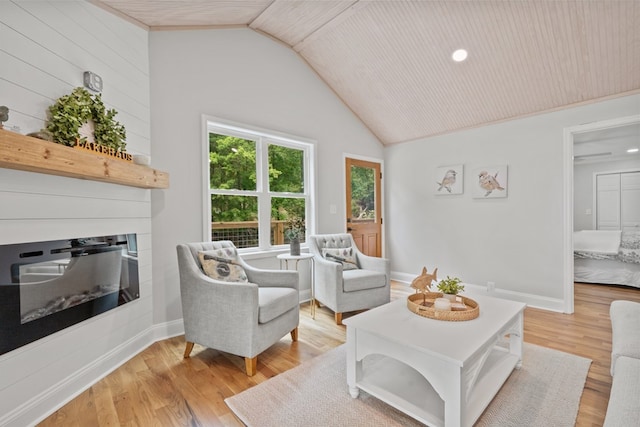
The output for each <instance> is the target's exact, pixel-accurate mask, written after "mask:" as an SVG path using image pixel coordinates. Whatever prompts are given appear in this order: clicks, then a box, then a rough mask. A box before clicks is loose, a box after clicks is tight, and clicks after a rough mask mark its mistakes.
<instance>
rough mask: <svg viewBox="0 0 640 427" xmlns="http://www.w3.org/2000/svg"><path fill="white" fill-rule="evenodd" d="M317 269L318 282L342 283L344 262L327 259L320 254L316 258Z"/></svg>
mask: <svg viewBox="0 0 640 427" xmlns="http://www.w3.org/2000/svg"><path fill="white" fill-rule="evenodd" d="M314 262H315V267H314V268H315V270H316V283H323V284H328V285H330V284H333V286H334V287H335V284H336V283H342V264H341V263H338V262H334V261H329V260H326V259H324V258H322V257H320V256H318V255H316V256H315V258H314Z"/></svg>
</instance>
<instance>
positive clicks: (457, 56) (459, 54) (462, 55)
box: [451, 49, 467, 62]
mask: <svg viewBox="0 0 640 427" xmlns="http://www.w3.org/2000/svg"><path fill="white" fill-rule="evenodd" d="M451 57H452V58H453V60H454V61H456V62H462V61H464V60H465V59H467V51H466V50H464V49H458V50H456V51H455V52H453V55H451Z"/></svg>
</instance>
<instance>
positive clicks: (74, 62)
mask: <svg viewBox="0 0 640 427" xmlns="http://www.w3.org/2000/svg"><path fill="white" fill-rule="evenodd" d="M148 60H149V55H148V33H147V31H145V30H144V29H142V28H138V27H136V26H134V25H132V24H130V23H128V22H126V21H124V20H122V19H119V18H117V17H115V16H114V15H111V14H109V13H107V12H105V11H104V10H102V9H100V8H97V7H95V6H93V5H91V4H89V3H87V2H85V1H0V105H6V106H8V107H9V109H10V113H9V121H8V122H7V123H6V124H5V127H6V128H8V129H10V130H11V129H13V130H16V131H19V132H20V133H23V134H24V133H29V132H33V131H36V130H39V129H41V128H42V127H44V121H45V118H46V110H47V107H48V106H49V105H51V104H52V103H53V102H54V101H55V100H56V99H57V98H58V97H60V96H62V95H64V94H67V93H69V92H70V91H71V90H72V89H73V88H74V87H77V86H82V78H83V72H84V71H87V70H90V71H93V72H95V73H97V74H98V75H100V76H101V77H102V78H103V80H104V89H103V92H102V95H103V100H104V102H105V104H106V105H107V107H109V108H115V109H116V110H117V111H118V115H117V116H116V119H117V120H119V121H120V122H121V123H122V124H124V125H125V127H126V129H127V151H128V152H131V153H140V154H150V101H149V99H150V96H149V62H148ZM122 233H137V234H138V247H139V268H140V271H139V273H140V281H141V289H140V294H141V297H140V299H139V300H136V301H134V302H132V303H129V304H126V305H124V306H122V307H118V308H116V309H114V310H111V311H109V312H107V313H104V314H102V315H99V316H97V317H95V318H92V319H89V320H87V321H85V322H82V323H80V324H78V325H75V326H72V327H70V328H67V329H65V330H63V331H60V332H58V333H56V334H54V335H51V336H49V337H47V338H44V339H41V340H39V341H36V342H34V343H31V344H29V345H26V346H24V347H21V348H19V349H17V350H14V351H12V352H10V353H7V354H4V355H0V426H25V425H31V424H34V423H35V422H37V421H38V420H39V419H40V418H42V417H43V416H45V415H47V414H48V413H49V412H50V411H51V410H53V409H54V408H56V407H58V406H59V405H61V404H62V403H64V402H65V401H66V400H68V399H69V398H71V397H73V396H74V395H75V394H77V393H78V392H79V391H81V390H82V389H84V388H85V387H86V386H88V385H89V384H91V383H93V382H94V381H95V380H96V378H99V377H100V376H102V375H104V374H106V373H107V372H109V371H110V370H111V369H113V368H114V367H116V366H117V365H119V364H120V363H121V362H122V361H124V360H126V359H127V358H128V357H129V356H130V355H131V354H133V353H136V352H138V351H139V350H140V349H141V348H143V347H144V346H146V345H148V344H149V342H150V340H149V338H148V335H149V333H148V331H149V330H150V328H151V326H152V304H153V302H152V301H153V298H152V284H151V274H152V269H151V258H152V256H151V247H152V242H151V191H150V190H144V189H139V188H134V187H127V186H121V185H115V184H108V183H101V182H96V181H85V180H78V179H72V178H65V177H59V176H51V175H43V174H38V173H30V172H23V171H14V170H9V169H2V168H0V244H7V243H18V242H28V241H37V240H52V239H60V238H70V237H90V236H98V235H105V234H122Z"/></svg>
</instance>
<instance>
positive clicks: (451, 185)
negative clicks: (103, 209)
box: [434, 165, 464, 195]
mask: <svg viewBox="0 0 640 427" xmlns="http://www.w3.org/2000/svg"><path fill="white" fill-rule="evenodd" d="M434 181H435V183H434V184H435V186H434V193H435V194H436V195H450V194H462V192H463V187H462V184H463V183H464V169H463V165H453V166H441V167H438V168H436V171H435V176H434Z"/></svg>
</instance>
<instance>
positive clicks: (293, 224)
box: [284, 216, 306, 240]
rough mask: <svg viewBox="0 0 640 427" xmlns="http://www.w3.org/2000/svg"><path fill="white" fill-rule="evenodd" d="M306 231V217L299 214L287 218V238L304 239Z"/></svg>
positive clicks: (285, 233) (285, 232)
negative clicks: (298, 215)
mask: <svg viewBox="0 0 640 427" xmlns="http://www.w3.org/2000/svg"><path fill="white" fill-rule="evenodd" d="M305 231H306V228H305V225H304V219H302V218H300V217H297V216H294V217H291V218H289V219H287V225H286V229H285V231H284V235H285V236H286V237H287V239H289V240H294V239H302V238H304V233H305Z"/></svg>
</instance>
